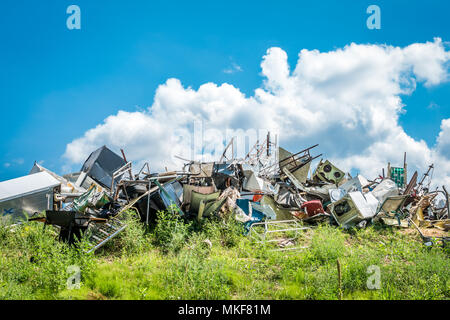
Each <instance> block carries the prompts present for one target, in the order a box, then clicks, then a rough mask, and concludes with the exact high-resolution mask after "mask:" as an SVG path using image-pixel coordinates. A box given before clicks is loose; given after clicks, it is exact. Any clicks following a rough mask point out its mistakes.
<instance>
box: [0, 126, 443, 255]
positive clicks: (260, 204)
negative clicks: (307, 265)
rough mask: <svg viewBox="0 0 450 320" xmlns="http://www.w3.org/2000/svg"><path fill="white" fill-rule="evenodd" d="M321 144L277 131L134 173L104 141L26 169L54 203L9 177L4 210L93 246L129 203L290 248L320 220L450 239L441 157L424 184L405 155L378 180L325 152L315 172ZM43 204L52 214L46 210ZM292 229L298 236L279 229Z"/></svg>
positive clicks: (144, 213)
mask: <svg viewBox="0 0 450 320" xmlns="http://www.w3.org/2000/svg"><path fill="white" fill-rule="evenodd" d="M317 146H318V145H317V144H316V145H314V146H312V147H309V148H307V149H304V150H301V151H299V152H296V153H291V152H289V151H287V150H285V149H283V148H281V147H279V146H278V145H277V142H275V143H273V142H271V141H270V134H268V136H267V138H266V140H265V141H263V142H262V143H259V142H257V143H256V144H255V146H254V147H253V148H252V149H251V150H250V152H249V153H248V154H247V155H246V156H245V157H244V158H242V159H237V158H236V157H235V155H234V154H235V152H234V141H233V140H231V141H230V143H229V144H228V145H227V147H226V149H225V151H224V153H223V155H222V157H221V158H220V160H219V161H217V162H198V161H189V162H187V163H186V164H185V165H184V167H183V170H181V171H172V172H161V173H151V172H150V166H149V165H148V163H146V164H145V165H144V166H143V167H142V168H141V169H140V170H139V171H138V172H137V173H133V168H132V163H131V162H128V161H127V160H126V157H125V154H124V152H123V150H121V151H122V156H119V155H117V154H115V153H114V152H112V151H111V150H109V149H108V148H107V147H106V146H103V147H101V148H99V149H98V150H96V151H94V152H93V153H92V154H91V155H90V156H89V157H88V159H87V160H86V162H85V163H84V165H83V166H82V168H81V171H80V172H79V173H73V174H69V175H65V176H63V177H61V176H58V175H57V174H55V173H53V172H51V171H49V170H47V169H45V168H44V167H42V166H41V165H39V164H35V165H34V166H33V168H32V170H31V172H30V175H29V176H26V177H31V176H34V175H36V174H44V173H45V175H46V177H40V178H41V179H42V178H47V181H45V183H46V186H39V185H37V186H36V188H35V189H36V190H35V191H36V192H35V194H39V193H38V191H39V192H41V194H42V190H44V189H45V188H47V189H45V190H46V191H45V192H44V193H43V194H45V195H46V197H47V198H46V199H47V200H46V201H44V205H45V204H46V206H45V207H43V204H42V199H40V201H34V202H35V203H33V199H34V198H33V199H28V198H27V197H29V195H30V194H33V192H32V190H31V191H30V190H27V192H26V194H21V193H20V192H16V194H15V195H12V194H9V195H8V197H6V198H5V197H3V198H2V197H1V196H2V185H3V188H6V187H7V185H8V183H9V184H12V183H11V181H13V180H10V181H6V182H1V183H0V210H2V214H3V218H5V217H6V216H7V215H8V214H9V215H10V218H13V221H14V219H17V213H19V212H20V214H19V216H20V215H23V214H25V215H26V214H28V215H29V216H31V217H29V219H28V220H29V221H32V220H36V221H42V222H44V223H45V224H46V225H47V224H52V225H56V226H59V228H60V230H61V231H60V238H61V239H62V240H65V241H69V242H73V241H74V239H75V238H74V236H76V237H80V236H81V235H82V234H87V236H88V238H89V240H90V243H91V246H90V248H88V251H93V250H96V249H97V248H99V247H101V246H102V245H104V244H105V243H106V242H108V241H109V240H110V239H112V238H113V237H115V236H116V235H117V234H119V233H120V232H121V231H122V230H124V229H125V228H126V223H125V220H124V217H125V215H126V213H127V212H130V210H131V211H134V212H136V214H137V215H138V216H139V218H140V220H141V221H142V222H143V223H146V224H150V223H151V222H152V221H154V220H155V218H156V213H157V212H158V211H160V210H168V211H170V212H172V213H173V214H178V215H180V216H182V217H184V218H186V219H198V220H201V219H204V218H208V217H213V216H216V217H220V218H222V219H225V218H230V217H233V218H234V219H236V220H238V221H240V222H242V223H243V225H244V227H245V230H246V233H247V234H248V235H249V236H251V237H253V238H255V239H256V240H258V241H277V242H278V244H279V247H280V248H282V249H283V250H284V249H286V248H288V249H289V245H290V244H292V243H293V242H292V240H294V238H295V237H297V236H298V234H299V233H301V231H303V230H306V229H310V228H312V227H313V226H314V225H315V224H317V223H318V222H325V223H331V224H335V225H339V226H341V227H343V228H349V227H353V226H356V227H359V228H361V227H365V226H366V225H367V224H369V223H372V222H375V221H379V222H381V223H383V224H386V225H390V226H397V227H400V228H416V229H417V230H418V232H419V233H420V235H421V236H422V238H423V239H424V241H425V243H427V244H430V243H432V240H433V239H438V240H440V241H441V242H442V243H444V244H445V243H446V242H447V241H448V237H447V232H448V230H449V227H450V220H449V217H448V214H449V195H448V193H447V190H446V189H445V187H444V186H443V187H442V190H438V189H436V190H434V191H432V190H429V186H430V181H431V177H432V170H433V168H434V167H433V165H431V166H430V168H429V170H428V171H427V172H426V173H425V174H424V176H423V178H422V179H421V180H420V181H419V183H417V181H418V174H417V172H415V173H414V175H413V177H412V178H411V180H410V181H409V183H406V182H407V176H406V172H407V164H406V154H405V159H404V165H403V167H391V165H390V164H388V167H387V175H386V176H385V173H384V169H383V171H382V172H383V173H382V175H380V176H379V177H376V178H375V179H374V180H368V179H366V178H365V177H363V176H361V175H359V174H358V175H357V176H355V177H352V176H351V175H350V174H349V173H345V172H344V171H342V170H340V169H339V168H337V167H336V166H335V165H333V163H331V162H330V161H329V160H325V161H323V159H321V160H320V162H319V163H318V165H317V167H316V169H315V170H314V172H313V173H311V163H312V161H313V160H314V159H317V158H319V157H320V156H321V154H320V155H317V156H313V155H311V152H312V151H313V150H314V148H316V147H317ZM230 150H231V156H230V155H229V153H230ZM47 176H48V177H47ZM35 177H36V178H38V177H37V176H35ZM19 179H21V178H19ZM49 179H50V180H51V181H50V182H49V181H48V180H49ZM14 180H18V179H14ZM25 180H26V179H25ZM28 180H29V179H28ZM44 180H45V179H44ZM23 183H28V182H27V181H24V182H23ZM14 184H15V187H16V189H17V187H20V181H15V182H14ZM10 193H11V192H10ZM49 195H50V196H49ZM34 197H35V198H36V197H37V196H34ZM20 199H22V200H24V199H25V200H26V199H28V200H27V201H18V200H20ZM34 200H36V199H34ZM24 203H26V204H27V206H26V207H25V206H24ZM11 206H12V208H10V207H11ZM43 210H46V211H45V216H39V214H38V213H39V212H41V211H43ZM12 213H15V214H16V215H13V214H12ZM430 230H432V231H431V233H430ZM283 232H287V233H291V234H292V233H294V234H295V235H294V237H293V238H289V237H287V238H286V237H282V238H281V239H271V238H270V235H276V236H279V235H280V234H281V233H283ZM292 248H295V247H294V246H292Z"/></svg>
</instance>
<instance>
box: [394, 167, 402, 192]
mask: <svg viewBox="0 0 450 320" xmlns="http://www.w3.org/2000/svg"><path fill="white" fill-rule="evenodd" d="M391 179H392V180H393V181H394V182H395V184H396V185H397V186H398V187H400V188H401V187H404V186H405V169H403V168H396V167H391Z"/></svg>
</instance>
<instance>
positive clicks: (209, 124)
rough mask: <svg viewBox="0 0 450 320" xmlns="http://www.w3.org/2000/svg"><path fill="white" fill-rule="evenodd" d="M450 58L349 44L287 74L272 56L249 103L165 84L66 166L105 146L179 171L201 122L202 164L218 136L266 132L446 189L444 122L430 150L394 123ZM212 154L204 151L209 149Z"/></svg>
mask: <svg viewBox="0 0 450 320" xmlns="http://www.w3.org/2000/svg"><path fill="white" fill-rule="evenodd" d="M449 61H450V53H449V52H448V51H446V50H445V48H444V45H443V43H442V41H441V39H439V38H435V39H434V40H433V41H432V42H426V43H414V44H411V45H409V46H407V47H404V48H401V47H394V46H388V45H371V44H355V43H352V44H350V45H347V46H345V47H344V48H341V49H336V50H334V51H329V52H320V51H318V50H306V49H304V50H301V51H300V53H299V55H298V62H297V64H296V66H295V68H294V69H293V70H292V71H291V69H290V67H289V64H288V60H287V54H286V52H285V51H283V50H282V49H281V48H276V47H274V48H269V49H268V50H267V53H266V55H265V56H264V57H263V60H262V63H261V68H262V75H263V77H264V79H263V83H262V85H261V87H260V88H257V89H256V90H255V92H254V95H253V96H250V97H246V96H245V95H244V94H243V93H242V92H241V91H240V90H239V88H236V87H234V86H232V85H230V84H227V83H224V84H221V85H217V84H214V83H206V84H203V85H201V86H200V87H199V88H198V89H197V90H196V89H193V88H190V87H184V86H183V85H182V83H181V81H180V80H178V79H168V80H167V81H166V83H164V84H162V85H160V86H159V87H158V89H157V90H156V94H155V98H154V101H153V103H152V105H151V106H150V107H149V108H148V109H147V110H146V111H143V112H125V111H118V113H117V114H115V115H111V116H109V117H108V118H106V119H105V120H104V122H103V123H101V124H99V125H97V126H96V127H95V128H92V129H90V130H89V131H87V132H86V133H85V134H84V135H83V136H81V137H79V138H77V139H75V140H73V141H72V142H71V143H69V144H68V145H67V147H66V152H65V154H64V157H65V158H66V159H67V161H68V163H72V164H79V163H81V162H82V161H83V160H85V159H86V157H87V156H88V155H89V153H90V152H91V151H92V150H94V149H95V148H97V147H99V146H102V145H104V144H106V145H108V146H110V147H111V148H112V149H114V150H119V149H120V148H124V149H125V151H126V153H127V157H128V158H130V159H131V160H133V161H136V162H142V161H145V160H149V161H150V164H151V166H152V167H153V169H158V170H159V169H162V168H164V167H165V166H168V167H170V168H177V166H178V167H179V165H180V162H179V161H177V160H176V159H174V157H173V155H180V156H183V157H186V158H191V156H192V155H191V151H190V150H191V146H192V144H191V140H190V139H188V137H190V136H191V135H192V132H193V124H194V122H195V121H203V123H204V127H205V128H206V130H207V133H208V134H205V135H204V139H205V145H206V147H205V149H203V150H201V148H200V149H198V148H197V149H196V150H195V156H196V158H197V159H198V157H199V156H200V154H201V153H202V152H203V153H204V154H205V155H204V157H203V159H204V160H208V159H212V158H213V156H212V155H208V154H209V153H210V151H211V150H213V149H214V148H213V147H212V146H222V147H224V146H225V145H224V143H225V141H223V140H224V139H223V132H224V131H225V130H239V129H241V130H244V131H245V130H251V129H255V130H258V129H266V130H270V131H272V132H278V133H279V135H280V144H281V145H282V146H284V147H286V148H288V149H289V150H291V151H296V150H301V149H303V148H306V147H308V146H310V145H313V144H316V143H319V149H318V152H320V153H324V157H327V158H329V159H330V160H331V161H333V162H335V164H336V165H337V166H338V167H340V168H342V169H344V170H347V171H350V170H351V169H355V170H358V171H360V172H361V173H362V174H364V175H366V176H367V177H368V178H374V177H375V176H376V175H378V174H380V173H381V168H383V167H386V165H387V162H388V161H390V162H391V164H392V165H394V166H396V165H398V166H400V165H402V164H403V152H407V154H408V168H409V170H410V171H411V172H414V170H419V174H421V173H423V172H424V171H425V170H426V169H427V167H428V165H429V164H431V163H435V166H436V171H435V179H436V183H439V184H441V183H447V184H449V183H450V164H449V163H450V151H449V150H450V148H449V147H450V119H443V120H442V124H441V132H440V134H439V137H437V140H436V145H435V146H428V145H427V144H426V143H425V141H423V140H415V139H413V138H412V137H410V136H408V135H407V134H406V132H405V131H404V130H403V128H402V127H401V126H400V124H399V122H398V119H399V115H400V114H401V113H402V112H404V109H406V108H407V106H405V105H404V104H403V103H402V100H401V96H402V95H405V94H406V95H407V94H412V93H413V92H414V90H415V88H416V85H417V83H423V84H424V85H425V86H433V85H437V84H440V83H443V82H445V81H448V79H449ZM208 146H209V147H208Z"/></svg>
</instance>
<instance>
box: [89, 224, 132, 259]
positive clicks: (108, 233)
mask: <svg viewBox="0 0 450 320" xmlns="http://www.w3.org/2000/svg"><path fill="white" fill-rule="evenodd" d="M126 227H127V225H126V224H125V223H123V222H122V221H120V220H119V219H117V218H112V219H109V220H108V222H105V223H96V224H94V225H93V226H92V228H90V229H89V232H90V235H89V243H90V244H91V246H90V247H89V248H88V249H87V250H86V252H87V253H89V252H92V251H95V250H97V249H98V248H100V247H101V246H103V245H104V244H105V243H107V242H108V241H109V240H111V239H112V238H114V237H115V236H117V235H118V234H119V233H120V232H122V231H123V230H124V229H125V228H126Z"/></svg>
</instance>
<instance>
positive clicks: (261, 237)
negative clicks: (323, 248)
mask: <svg viewBox="0 0 450 320" xmlns="http://www.w3.org/2000/svg"><path fill="white" fill-rule="evenodd" d="M283 224H284V225H285V224H288V226H287V227H286V226H284V225H283ZM290 225H292V226H290ZM257 226H264V232H263V233H259V232H258V231H257V230H256V229H255V228H254V227H257ZM270 227H275V229H272V230H271V228H270ZM312 229H313V228H312V227H304V226H303V225H302V224H300V223H299V221H298V220H295V219H293V220H273V221H267V220H266V221H262V222H255V223H253V224H252V225H251V226H250V229H249V233H248V237H250V238H252V239H254V240H255V241H257V242H258V243H269V242H277V241H279V240H278V239H269V240H268V239H267V236H268V235H269V234H271V233H279V232H287V231H295V236H294V237H293V238H289V239H286V240H295V239H298V238H299V236H300V231H302V230H312ZM305 248H307V247H293V248H281V249H275V251H285V250H298V249H305Z"/></svg>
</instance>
